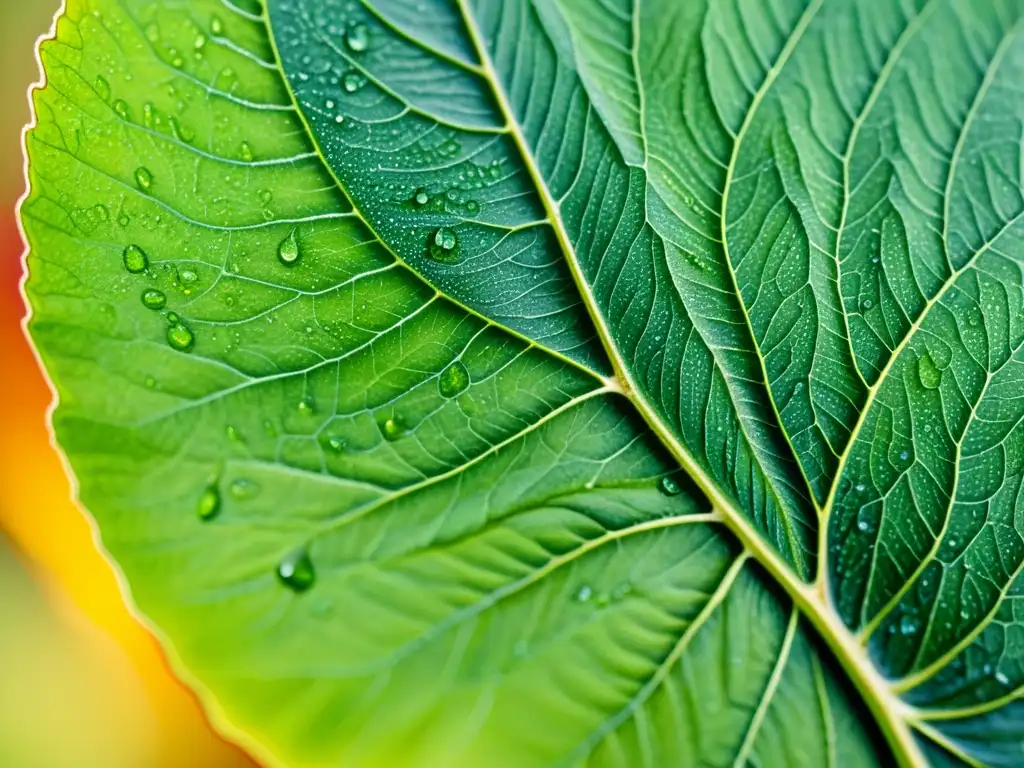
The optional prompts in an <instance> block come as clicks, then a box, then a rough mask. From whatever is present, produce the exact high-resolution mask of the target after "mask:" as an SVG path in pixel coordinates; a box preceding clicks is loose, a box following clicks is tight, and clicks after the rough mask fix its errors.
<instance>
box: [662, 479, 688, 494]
mask: <svg viewBox="0 0 1024 768" xmlns="http://www.w3.org/2000/svg"><path fill="white" fill-rule="evenodd" d="M658 490H659V491H661V492H662V493H663V494H665V495H666V496H678V495H679V494H680V493H682V492H683V489H682V488H681V487H680V485H679V481H677V480H676V479H675V478H674V477H671V476H669V475H665V476H664V477H663V478H661V480H659V481H658Z"/></svg>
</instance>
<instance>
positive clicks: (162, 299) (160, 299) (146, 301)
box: [142, 288, 167, 309]
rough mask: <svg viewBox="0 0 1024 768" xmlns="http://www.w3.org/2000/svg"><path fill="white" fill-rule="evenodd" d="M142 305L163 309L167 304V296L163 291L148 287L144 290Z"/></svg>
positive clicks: (148, 307)
mask: <svg viewBox="0 0 1024 768" xmlns="http://www.w3.org/2000/svg"><path fill="white" fill-rule="evenodd" d="M142 305H143V306H144V307H145V308H146V309H163V308H164V307H166V306H167V297H166V296H165V295H164V292H163V291H158V290H157V289H156V288H147V289H146V290H144V291H143V292H142Z"/></svg>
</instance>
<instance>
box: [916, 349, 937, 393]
mask: <svg viewBox="0 0 1024 768" xmlns="http://www.w3.org/2000/svg"><path fill="white" fill-rule="evenodd" d="M917 376H918V378H919V379H920V380H921V386H922V387H924V388H925V389H937V388H938V386H939V383H940V382H941V380H942V371H940V370H939V367H938V366H937V365H935V361H934V360H932V356H931V355H929V354H928V353H927V352H926V353H925V354H923V355H921V357H919V358H918V359H917Z"/></svg>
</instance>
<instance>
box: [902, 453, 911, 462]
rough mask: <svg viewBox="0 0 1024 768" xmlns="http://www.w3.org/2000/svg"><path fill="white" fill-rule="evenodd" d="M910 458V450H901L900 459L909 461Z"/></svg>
mask: <svg viewBox="0 0 1024 768" xmlns="http://www.w3.org/2000/svg"><path fill="white" fill-rule="evenodd" d="M909 459H910V451H900V461H908V460H909Z"/></svg>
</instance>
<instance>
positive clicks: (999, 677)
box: [996, 672, 1010, 685]
mask: <svg viewBox="0 0 1024 768" xmlns="http://www.w3.org/2000/svg"><path fill="white" fill-rule="evenodd" d="M996 682H997V683H999V684H1000V685H1009V684H1010V678H1009V677H1007V676H1006V673H1005V672H996Z"/></svg>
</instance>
